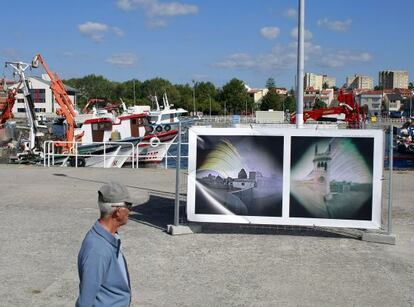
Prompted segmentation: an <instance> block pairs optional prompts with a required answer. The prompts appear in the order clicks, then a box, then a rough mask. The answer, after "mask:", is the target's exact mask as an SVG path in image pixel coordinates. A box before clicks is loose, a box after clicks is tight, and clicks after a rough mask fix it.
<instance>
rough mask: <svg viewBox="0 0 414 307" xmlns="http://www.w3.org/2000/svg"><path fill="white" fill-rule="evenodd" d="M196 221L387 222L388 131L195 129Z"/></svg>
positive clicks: (192, 201)
mask: <svg viewBox="0 0 414 307" xmlns="http://www.w3.org/2000/svg"><path fill="white" fill-rule="evenodd" d="M189 157H190V158H189V175H188V194H187V196H188V197H187V218H188V220H189V221H198V222H216V223H252V224H275V225H303V226H310V225H315V226H329V227H354V228H366V229H376V228H379V227H380V225H381V223H380V222H381V221H380V215H381V178H382V165H383V163H382V161H383V132H382V131H380V130H314V129H280V128H273V129H272V128H267V129H264V128H257V129H248V128H202V127H194V128H192V129H190V135H189Z"/></svg>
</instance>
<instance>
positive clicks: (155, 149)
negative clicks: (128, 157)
mask: <svg viewBox="0 0 414 307" xmlns="http://www.w3.org/2000/svg"><path fill="white" fill-rule="evenodd" d="M173 145H175V146H176V147H175V148H177V147H178V146H179V144H178V142H171V143H159V144H158V145H157V146H151V143H150V142H141V143H139V144H138V145H137V147H136V150H135V153H136V159H135V160H136V161H137V162H138V163H137V164H136V165H137V168H138V165H139V163H140V162H141V163H154V164H155V163H157V164H163V165H164V168H165V169H168V159H170V161H171V159H175V160H176V161H177V159H178V156H177V155H176V154H175V155H173V154H171V152H170V151H171V148H172V147H173ZM181 146H187V147H188V143H181ZM141 148H142V149H141ZM181 148H182V147H181ZM148 150H149V151H148ZM181 152H182V151H181ZM187 152H188V150H187ZM181 159H187V160H188V154H187V155H181Z"/></svg>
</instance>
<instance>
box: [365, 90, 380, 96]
mask: <svg viewBox="0 0 414 307" xmlns="http://www.w3.org/2000/svg"><path fill="white" fill-rule="evenodd" d="M382 93H383V92H382V91H380V90H378V91H364V92H362V93H361V95H382Z"/></svg>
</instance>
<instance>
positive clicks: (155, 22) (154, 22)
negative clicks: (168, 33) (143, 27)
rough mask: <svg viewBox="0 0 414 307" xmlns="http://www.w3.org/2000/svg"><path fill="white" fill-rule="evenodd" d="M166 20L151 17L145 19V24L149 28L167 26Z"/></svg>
mask: <svg viewBox="0 0 414 307" xmlns="http://www.w3.org/2000/svg"><path fill="white" fill-rule="evenodd" d="M167 24H168V23H167V21H166V20H165V19H156V18H152V19H149V20H148V21H147V26H148V27H149V28H162V27H166V26H167Z"/></svg>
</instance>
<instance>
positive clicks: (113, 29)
mask: <svg viewBox="0 0 414 307" xmlns="http://www.w3.org/2000/svg"><path fill="white" fill-rule="evenodd" d="M111 30H112V32H114V33H115V35H117V36H119V37H122V36H124V35H125V33H124V31H123V30H122V29H120V28H118V27H111Z"/></svg>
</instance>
